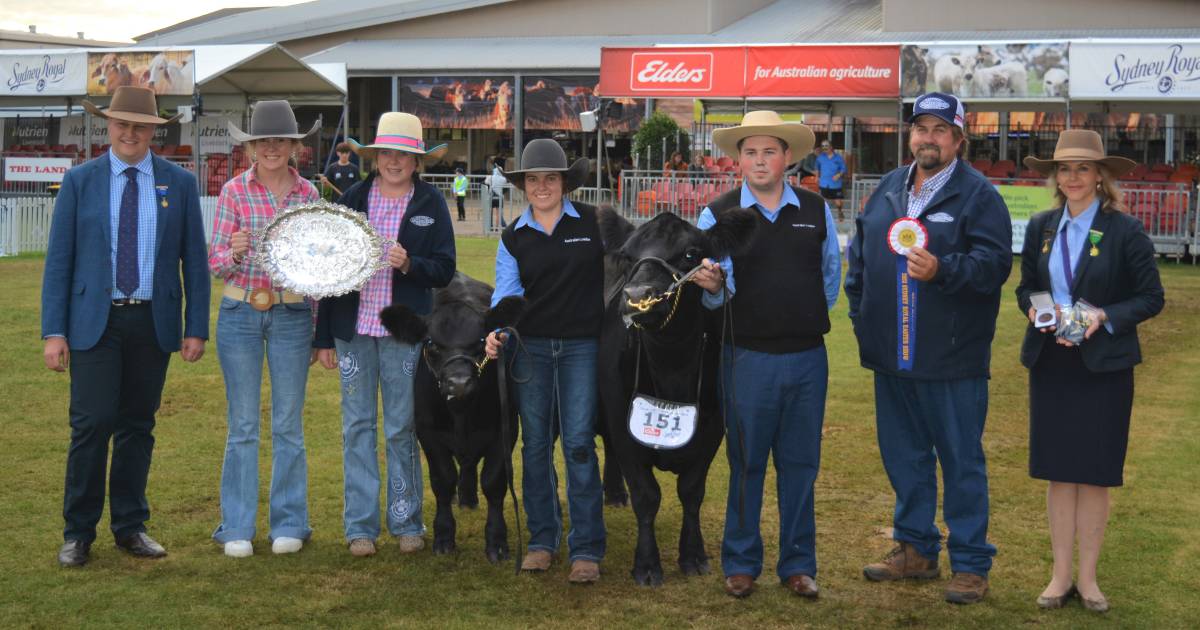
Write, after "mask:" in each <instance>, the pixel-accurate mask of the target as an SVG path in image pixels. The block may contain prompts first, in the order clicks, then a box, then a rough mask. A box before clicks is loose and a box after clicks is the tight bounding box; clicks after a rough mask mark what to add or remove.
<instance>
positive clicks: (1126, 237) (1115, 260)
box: [1017, 208, 1164, 372]
mask: <svg viewBox="0 0 1200 630" xmlns="http://www.w3.org/2000/svg"><path fill="white" fill-rule="evenodd" d="M1062 213H1063V211H1062V208H1058V209H1057V210H1046V211H1045V212H1039V213H1038V214H1035V215H1033V217H1031V218H1030V219H1029V225H1028V227H1026V228H1025V246H1024V247H1023V248H1022V250H1021V283H1020V284H1019V285H1017V307H1018V308H1020V309H1021V314H1022V315H1025V316H1026V318H1028V313H1029V307H1030V306H1031V305H1032V304H1031V300H1030V299H1029V296H1030V295H1031V294H1033V293H1035V292H1038V291H1049V290H1050V255H1049V253H1043V250H1048V249H1049V245H1050V243H1051V242H1053V240H1054V239H1055V238H1056V236H1057V233H1058V223H1059V221H1060V220H1062ZM1092 229H1093V230H1095V231H1098V232H1100V233H1101V234H1102V236H1101V237H1100V242H1099V243H1097V244H1096V250H1097V252H1096V255H1095V256H1092V255H1091V247H1090V245H1089V246H1087V247H1084V248H1083V249H1082V250H1081V251H1080V252H1079V261H1078V262H1077V263H1076V265H1075V274H1074V282H1073V283H1072V284H1071V298H1072V299H1074V300H1079V299H1084V300H1087V301H1088V302H1089V303H1091V304H1092V305H1093V306H1098V307H1100V308H1102V309H1104V313H1105V314H1106V315H1108V321H1109V323H1110V324H1111V325H1112V329H1113V331H1112V332H1111V333H1110V332H1108V329H1107V328H1105V327H1104V326H1101V327H1100V329H1099V330H1097V331H1096V332H1095V333H1094V334H1093V335H1092V336H1091V338H1089V339H1088V340H1086V341H1084V342H1083V343H1082V344H1080V346H1079V352H1080V354H1081V355H1082V357H1083V364H1084V365H1085V366H1087V368H1088V369H1089V370H1091V371H1093V372H1115V371H1117V370H1123V369H1126V368H1130V367H1133V366H1134V365H1137V364H1138V363H1141V361H1142V348H1141V345H1140V344H1139V343H1138V335H1137V325H1138V324H1140V323H1142V322H1144V321H1146V320H1147V319H1150V318H1151V317H1154V316H1155V315H1157V314H1158V313H1159V311H1161V310H1162V308H1163V304H1164V294H1163V286H1162V282H1161V280H1160V279H1159V277H1158V256H1157V255H1156V254H1155V252H1154V243H1153V242H1152V241H1151V240H1150V237H1149V236H1147V235H1146V231H1145V230H1143V229H1142V222H1141V221H1139V220H1138V219H1136V218H1134V217H1131V216H1129V215H1128V214H1124V213H1121V212H1108V211H1104V210H1101V211H1100V212H1098V213H1096V218H1095V219H1094V220H1093V221H1092ZM1049 334H1050V333H1042V332H1041V331H1040V330H1037V329H1036V328H1034V327H1033V324H1032V323H1030V324H1029V325H1028V326H1026V329H1025V341H1024V342H1023V343H1022V345H1021V363H1022V364H1023V365H1024V366H1025V367H1033V366H1034V364H1036V363H1037V360H1038V356H1039V355H1041V352H1042V348H1043V347H1044V345H1045V343H1046V337H1047V336H1048V335H1049Z"/></svg>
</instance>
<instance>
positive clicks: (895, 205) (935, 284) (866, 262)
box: [846, 160, 1012, 379]
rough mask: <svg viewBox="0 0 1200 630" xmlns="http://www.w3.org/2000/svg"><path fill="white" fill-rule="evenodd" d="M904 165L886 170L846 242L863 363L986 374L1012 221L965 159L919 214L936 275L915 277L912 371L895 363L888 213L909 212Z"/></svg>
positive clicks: (882, 368) (930, 374)
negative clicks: (927, 278) (918, 279)
mask: <svg viewBox="0 0 1200 630" xmlns="http://www.w3.org/2000/svg"><path fill="white" fill-rule="evenodd" d="M907 179H908V167H907V166H904V167H900V168H898V169H896V170H894V171H892V172H891V173H888V174H887V175H885V176H884V178H883V180H881V181H880V182H879V187H878V188H876V189H875V192H874V193H872V194H871V197H870V198H869V199H867V205H866V207H865V208H864V209H863V212H862V214H860V215H859V216H858V218H857V219H856V220H855V223H856V227H857V230H856V231H855V234H854V238H853V239H852V240H851V241H850V246H849V247H848V248H847V250H846V258H847V261H848V265H847V267H848V269H847V272H846V297H847V298H848V301H849V302H850V321H851V322H852V323H853V324H854V334H855V336H856V337H857V338H858V352H859V358H860V360H861V362H862V366H863V367H865V368H867V369H870V370H874V371H876V372H881V373H884V374H891V375H895V376H904V377H909V378H918V379H954V378H976V377H986V376H988V375H989V371H988V370H989V365H990V363H991V347H992V337H994V336H995V334H996V316H997V314H999V312H1000V290H1001V288H1002V287H1003V286H1004V281H1005V280H1007V279H1008V274H1009V272H1010V271H1011V270H1012V221H1011V220H1010V219H1009V216H1008V207H1007V206H1006V205H1004V200H1003V199H1002V198H1001V197H1000V193H998V192H996V188H995V186H992V184H991V182H989V181H988V180H987V178H985V177H984V176H983V175H982V174H980V173H979V171H976V170H975V169H973V168H971V166H970V165H969V164H967V163H966V162H963V161H962V160H959V162H958V165H957V166H956V167H955V170H954V174H953V175H951V176H950V179H949V181H947V182H946V184H945V185H944V186H942V188H941V190H939V191H938V192H937V193H936V194H934V196H933V199H931V200H930V201H929V204H928V205H927V206H925V209H924V210H923V211H922V212H921V215H920V216H919V217H918V218H919V219H920V220H921V223H922V224H923V225H924V226H925V229H926V230H928V231H929V243H928V245H927V246H926V249H927V250H929V252H930V253H931V254H933V255H934V256H937V258H938V270H937V274H936V275H935V276H934V277H933V279H932V280H930V281H929V282H919V283H917V284H918V285H919V287H918V294H917V322H916V342H915V345H914V348H913V350H914V355H913V356H914V358H913V369H912V371H903V372H902V371H900V370H899V369H898V362H897V358H896V355H897V352H896V337H897V323H896V311H897V308H896V254H894V253H893V252H892V251H891V249H890V248H889V247H888V244H887V233H888V228H889V227H890V226H891V224H892V222H893V221H895V220H896V219H898V218H900V217H904V216H907V212H908V193H907V187H908V182H907Z"/></svg>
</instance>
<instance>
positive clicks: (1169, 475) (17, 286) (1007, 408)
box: [0, 239, 1200, 628]
mask: <svg viewBox="0 0 1200 630" xmlns="http://www.w3.org/2000/svg"><path fill="white" fill-rule="evenodd" d="M495 246H496V242H495V241H494V240H493V241H489V240H482V239H462V240H460V241H459V265H460V269H462V270H463V271H465V272H467V273H469V274H471V275H474V276H476V277H479V278H482V279H485V280H488V281H490V280H491V277H492V271H491V261H492V258H493V255H494V252H495ZM1162 271H1163V281H1164V284H1165V285H1166V290H1167V307H1166V310H1165V311H1164V312H1163V313H1162V314H1161V315H1160V316H1159V317H1158V318H1156V319H1155V320H1153V321H1151V322H1150V323H1148V324H1146V325H1143V326H1142V328H1141V336H1142V345H1143V350H1144V353H1145V356H1146V357H1147V362H1146V363H1145V364H1143V365H1142V366H1140V367H1139V368H1138V370H1137V403H1136V405H1135V407H1134V418H1133V429H1132V436H1131V440H1130V442H1131V443H1130V449H1129V458H1128V462H1127V464H1126V469H1125V471H1126V484H1127V485H1126V487H1125V488H1122V489H1118V490H1116V491H1114V493H1113V511H1112V520H1111V525H1110V528H1109V533H1108V539H1107V541H1106V544H1105V553H1104V555H1103V557H1102V560H1101V566H1100V577H1101V586H1102V588H1104V589H1105V592H1106V594H1107V595H1108V598H1109V600H1110V602H1111V603H1112V605H1113V610H1112V612H1111V613H1109V614H1108V615H1107V616H1105V617H1103V618H1102V617H1099V616H1096V615H1094V614H1091V613H1088V612H1087V611H1084V610H1083V609H1082V608H1081V607H1080V606H1079V605H1078V604H1077V603H1076V604H1073V605H1071V606H1070V607H1068V608H1067V609H1064V610H1060V611H1054V612H1043V611H1040V610H1038V609H1037V607H1036V606H1035V604H1034V598H1035V597H1036V596H1037V595H1038V593H1039V592H1040V591H1041V589H1042V588H1043V586H1044V585H1045V583H1046V581H1047V580H1048V579H1049V573H1050V546H1049V538H1048V534H1047V531H1046V525H1045V509H1044V492H1045V484H1044V483H1043V482H1039V481H1035V480H1031V479H1030V478H1029V477H1028V475H1027V474H1026V457H1027V413H1026V411H1027V409H1026V405H1027V402H1026V371H1025V369H1024V368H1022V367H1021V366H1020V364H1019V363H1018V361H1017V355H1018V348H1019V343H1020V339H1021V335H1022V330H1023V327H1024V320H1023V318H1022V317H1021V315H1020V314H1019V313H1018V312H1017V310H1016V308H1014V306H1013V296H1012V289H1013V287H1014V286H1015V284H1016V278H1015V276H1014V277H1013V278H1012V279H1010V281H1009V284H1008V286H1007V287H1006V289H1005V293H1004V305H1003V307H1002V310H1001V316H1000V322H999V329H998V331H997V334H996V342H995V346H994V348H993V360H992V368H993V379H992V381H991V413H990V417H989V418H988V427H987V432H986V435H985V438H984V443H985V446H986V449H987V454H988V464H989V469H990V473H991V511H992V519H991V533H990V538H991V540H992V542H994V543H995V544H996V546H997V547H998V548H999V554H998V555H997V557H996V559H995V568H994V570H993V572H992V575H991V587H992V592H991V594H990V595H989V597H988V599H987V600H986V601H985V602H984V603H983V604H980V605H976V606H969V607H954V606H951V605H949V604H946V603H944V602H942V599H941V595H942V589H943V587H944V585H945V580H946V579H947V578H948V577H949V576H948V565H949V563H948V561H947V559H946V556H945V555H944V554H943V556H942V560H943V563H942V566H943V572H944V577H943V579H942V580H937V581H932V582H926V583H921V584H892V585H878V584H871V583H868V582H866V581H865V580H864V579H863V578H862V574H861V567H862V565H863V564H865V563H868V562H871V561H874V560H875V559H877V558H878V557H879V556H880V555H881V554H883V553H884V552H886V551H887V550H888V549H889V548H890V546H891V543H890V541H889V540H888V539H887V538H886V537H885V535H884V528H886V527H888V526H889V525H890V520H891V509H892V495H891V491H890V488H889V486H888V483H887V478H886V476H885V475H884V472H883V469H882V466H881V464H880V461H879V453H878V449H877V447H876V444H875V431H874V418H873V410H874V406H873V400H872V393H871V392H872V387H871V377H870V373H869V372H867V371H865V370H863V369H862V368H860V367H859V365H858V359H857V348H856V346H855V343H854V339H853V335H852V334H851V330H850V325H849V322H848V321H847V319H846V305H845V300H844V297H843V298H841V299H840V301H839V303H838V305H837V308H836V309H835V312H834V317H833V321H834V325H833V331H832V332H831V333H830V335H829V337H828V348H829V352H830V389H829V401H828V407H827V414H826V419H825V437H824V443H823V444H824V446H823V448H824V451H823V455H824V457H823V465H822V468H821V475H820V477H819V479H818V481H817V495H816V497H817V498H816V509H817V527H818V546H817V552H818V556H819V562H820V574H819V575H818V580H819V582H820V585H821V589H822V591H821V599H820V600H818V601H816V602H808V601H801V600H800V599H799V598H796V597H794V596H790V595H789V594H788V593H787V592H786V591H785V590H784V589H783V588H780V587H778V586H776V585H775V582H774V579H773V577H774V575H773V570H772V567H773V565H774V562H775V553H776V549H777V543H776V536H777V527H776V525H777V518H778V516H777V512H776V510H775V509H774V502H775V499H774V492H773V488H774V482H773V479H768V480H767V484H766V487H767V488H768V495H769V496H768V498H767V500H766V503H765V505H766V509H765V510H764V514H763V534H764V538H765V540H766V544H767V550H766V564H767V567H768V569H767V571H766V572H765V574H764V578H763V579H762V580H761V581H760V590H759V592H758V593H757V594H755V595H754V596H753V597H750V598H749V599H746V600H742V601H738V600H734V599H731V598H729V597H727V596H725V595H724V593H723V591H722V589H721V578H720V576H719V575H717V574H714V575H710V576H707V577H703V578H691V579H684V578H683V576H682V575H681V574H680V573H679V571H678V569H677V568H676V567H675V557H674V554H675V552H674V549H675V542H676V536H677V532H678V527H679V509H678V503H677V501H676V499H675V498H674V492H673V491H672V490H670V489H671V488H673V486H674V484H673V481H671V482H670V485H666V484H665V483H664V493H663V494H664V497H665V500H664V502H663V509H662V511H661V512H660V515H659V519H658V527H659V537H660V538H659V542H660V545H661V546H662V549H663V552H664V567H665V568H666V569H667V575H666V584H665V585H664V586H662V587H661V588H657V589H649V588H641V587H637V586H635V585H634V584H633V582H632V580H631V579H630V578H629V576H628V572H629V569H630V567H631V565H632V549H633V542H634V531H635V530H634V524H633V516H632V512H631V511H630V510H629V509H628V508H606V510H605V519H606V521H607V526H608V536H609V538H608V548H609V554H608V557H607V560H606V561H605V563H604V565H603V568H604V571H605V573H604V577H603V579H602V581H601V582H600V583H599V584H597V585H595V586H591V587H582V588H581V587H571V586H569V585H568V584H567V583H566V568H565V566H564V563H563V562H561V561H560V562H558V563H556V564H555V566H554V568H553V569H552V570H551V571H550V572H549V573H548V574H546V575H539V576H514V575H513V574H512V565H511V564H505V565H502V566H491V565H489V564H488V563H487V562H486V560H485V559H484V557H483V541H482V531H483V517H484V514H483V511H482V510H479V511H466V512H465V513H460V514H459V519H460V520H459V551H458V553H457V555H452V556H434V555H433V554H432V553H431V552H429V551H428V549H426V550H425V551H422V552H420V553H418V554H415V555H412V556H401V555H400V554H399V552H398V549H397V547H396V545H395V544H393V542H392V541H391V540H390V539H386V537H385V539H383V540H381V543H382V545H381V548H380V553H379V554H378V555H376V556H375V557H373V558H369V559H357V558H352V557H351V556H350V555H349V554H348V553H347V552H346V547H345V544H344V542H343V537H342V522H341V512H342V468H341V465H342V464H341V437H340V417H339V411H338V386H337V382H336V376H335V373H331V372H327V371H325V370H323V369H320V368H314V371H313V372H312V375H311V378H310V381H309V389H308V402H307V405H306V406H305V410H304V417H305V434H306V439H307V448H308V461H309V496H310V498H309V505H310V512H311V517H312V525H313V528H314V530H315V533H314V536H313V540H312V541H311V542H310V543H309V544H308V545H307V546H306V547H305V549H304V550H303V551H302V552H301V553H299V554H296V555H291V556H283V557H275V556H273V555H272V554H271V553H270V551H269V545H267V543H266V541H265V532H266V503H265V502H266V491H265V488H266V479H267V478H268V476H269V473H270V469H269V462H270V457H269V444H270V441H269V439H268V436H267V435H265V434H264V441H263V448H262V452H261V455H260V461H261V462H262V468H261V470H262V473H261V475H262V481H261V484H260V485H261V487H262V488H263V491H262V493H261V499H262V507H261V508H260V511H259V531H260V535H259V539H258V540H257V541H256V542H257V554H256V555H255V556H254V557H253V558H249V559H245V560H232V559H228V558H225V557H224V556H222V555H221V553H220V549H219V548H218V547H217V546H216V545H215V544H214V543H213V542H212V541H211V539H210V535H211V534H212V530H213V529H214V528H215V526H216V525H217V520H218V516H219V512H218V484H219V479H220V473H221V471H220V468H221V458H222V453H223V451H224V439H225V403H224V389H223V384H222V380H221V376H220V372H219V370H218V367H217V361H216V356H215V347H214V345H213V343H211V342H210V343H209V345H208V350H207V354H206V355H205V357H204V358H203V360H202V361H200V362H199V363H195V364H185V363H184V362H183V361H181V360H179V359H178V358H176V359H174V360H173V361H172V363H171V369H170V375H169V377H168V380H167V386H166V391H165V392H164V397H163V405H162V409H161V411H160V412H159V414H158V428H157V430H156V431H155V435H156V437H157V446H156V449H155V454H154V455H155V456H154V465H153V469H152V471H151V475H150V489H149V497H150V503H151V508H152V513H153V518H152V520H151V521H150V523H149V530H150V533H151V534H152V535H153V536H154V537H156V538H157V539H158V540H159V541H160V542H162V543H163V544H164V545H165V546H166V547H167V549H168V550H169V552H170V555H169V556H168V557H167V558H164V559H162V560H157V561H144V560H135V559H132V558H130V557H128V556H126V555H124V554H122V553H121V552H119V551H118V550H116V549H115V548H114V547H113V546H112V544H111V537H110V536H109V535H108V533H107V516H105V519H104V520H103V521H102V522H101V525H100V532H99V538H98V539H97V541H96V544H95V545H94V546H93V553H92V556H93V560H92V562H91V564H90V565H88V566H87V567H85V568H84V569H82V570H71V571H66V570H62V569H60V568H59V567H58V565H57V563H56V561H55V552H56V550H57V549H58V546H59V544H60V543H61V530H62V518H61V509H62V508H61V506H62V484H63V471H64V460H65V456H66V447H67V441H68V436H69V430H68V427H67V391H68V381H67V378H66V377H65V376H63V375H60V374H56V373H51V372H49V371H47V370H46V369H45V368H44V367H43V366H42V361H41V342H40V340H39V310H40V298H39V288H40V286H41V285H40V282H41V274H42V260H41V259H40V258H35V257H23V258H15V259H11V258H10V259H3V260H0V295H3V296H4V298H3V301H2V302H0V347H3V348H4V359H5V360H4V367H3V368H2V369H0V392H2V396H3V399H4V403H5V404H4V407H3V411H2V412H0V427H2V430H3V437H2V438H0V470H3V479H4V482H3V483H2V484H0V508H2V509H0V531H2V532H4V534H5V535H6V536H7V540H8V543H7V544H6V548H5V550H4V552H3V553H0V626H2V627H14V626H16V627H23V626H31V627H46V628H57V627H63V626H85V625H86V626H123V627H163V626H165V627H192V626H201V627H217V626H221V627H226V628H234V627H255V626H288V627H329V626H338V627H350V626H355V627H436V628H441V627H478V626H490V627H495V628H500V627H563V626H573V627H577V628H582V627H600V628H626V627H680V626H699V627H730V626H734V625H737V626H740V627H751V628H753V627H829V628H869V627H901V626H903V627H929V628H942V627H964V628H965V627H970V628H980V627H983V628H1010V627H1019V626H1040V627H1053V628H1068V627H1140V628H1187V627H1192V628H1194V627H1196V626H1197V624H1200V599H1198V598H1197V593H1200V571H1197V570H1196V566H1195V565H1194V564H1193V563H1197V562H1200V536H1197V528H1198V527H1200V525H1198V524H1200V494H1198V493H1197V488H1198V486H1200V484H1198V481H1197V480H1198V478H1200V476H1198V474H1197V472H1198V467H1197V461H1198V460H1200V376H1198V375H1200V318H1197V315H1196V314H1197V313H1198V312H1200V271H1197V270H1196V269H1195V268H1193V267H1189V266H1178V265H1174V264H1168V265H1164V266H1163V267H1162ZM215 295H216V292H214V296H215ZM212 323H213V326H214V327H215V325H216V319H215V309H214V318H213V322H212ZM264 394H265V393H264ZM265 399H266V396H265V395H264V400H265ZM381 452H382V449H381ZM727 477H728V466H727V464H726V463H725V458H724V455H723V453H722V454H721V455H718V461H716V462H714V464H713V467H712V471H711V473H710V475H709V483H708V499H707V501H706V502H705V504H704V511H703V527H704V534H705V537H706V543H707V549H708V551H709V553H710V554H711V555H712V556H714V561H713V567H714V569H715V570H717V571H718V572H719V566H720V564H719V561H717V559H716V556H718V554H719V549H720V532H721V527H722V523H723V520H724V499H725V494H726V480H727ZM660 479H661V480H662V481H664V482H665V481H667V478H666V476H663V477H661V478H660ZM426 487H427V488H428V484H427V486H426ZM426 506H427V509H426V512H425V521H426V525H427V526H429V525H430V524H431V520H432V517H433V514H432V509H431V506H432V496H431V495H428V494H427V496H426ZM508 514H509V522H510V536H514V537H515V529H513V528H512V521H511V507H510V508H509V510H508ZM510 540H511V539H510Z"/></svg>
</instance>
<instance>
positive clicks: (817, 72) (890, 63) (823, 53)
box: [745, 46, 900, 98]
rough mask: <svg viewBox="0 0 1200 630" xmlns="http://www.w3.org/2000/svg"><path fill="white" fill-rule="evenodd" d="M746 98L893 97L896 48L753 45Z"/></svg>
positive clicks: (896, 86) (748, 52)
mask: <svg viewBox="0 0 1200 630" xmlns="http://www.w3.org/2000/svg"><path fill="white" fill-rule="evenodd" d="M745 93H746V96H750V97H764V96H778V97H800V98H804V97H829V98H837V97H848V98H896V97H897V96H899V95H900V47H899V46H752V47H748V48H747V49H746V90H745Z"/></svg>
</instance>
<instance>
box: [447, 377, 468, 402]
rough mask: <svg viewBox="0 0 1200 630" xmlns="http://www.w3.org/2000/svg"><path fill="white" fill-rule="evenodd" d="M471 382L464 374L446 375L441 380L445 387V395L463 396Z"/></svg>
mask: <svg viewBox="0 0 1200 630" xmlns="http://www.w3.org/2000/svg"><path fill="white" fill-rule="evenodd" d="M470 384H471V379H470V377H468V376H466V375H458V374H456V375H453V376H447V377H446V379H445V380H444V381H443V382H442V385H443V386H444V387H445V388H446V395H447V396H451V397H457V396H463V395H465V394H466V393H467V388H468V387H469V386H470Z"/></svg>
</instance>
